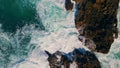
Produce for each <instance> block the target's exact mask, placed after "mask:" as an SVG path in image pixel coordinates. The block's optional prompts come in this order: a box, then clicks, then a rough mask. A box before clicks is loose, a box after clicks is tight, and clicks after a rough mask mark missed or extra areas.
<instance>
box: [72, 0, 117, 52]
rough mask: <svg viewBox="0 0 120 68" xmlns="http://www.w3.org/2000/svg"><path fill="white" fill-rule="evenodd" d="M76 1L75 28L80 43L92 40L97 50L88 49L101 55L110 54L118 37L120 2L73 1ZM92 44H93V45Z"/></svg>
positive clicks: (113, 0)
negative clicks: (119, 9) (119, 8)
mask: <svg viewBox="0 0 120 68" xmlns="http://www.w3.org/2000/svg"><path fill="white" fill-rule="evenodd" d="M73 1H75V7H76V12H75V26H76V28H77V29H78V32H79V36H81V37H80V41H82V42H84V44H85V46H88V45H86V43H90V44H91V42H89V41H86V40H88V39H90V40H92V41H93V42H94V44H95V45H96V46H94V44H93V47H95V48H89V47H91V46H88V48H89V49H90V50H92V51H96V52H100V53H108V52H109V50H110V47H111V45H112V43H113V42H114V39H115V38H117V37H118V28H117V11H118V5H119V0H73ZM93 42H92V43H93Z"/></svg>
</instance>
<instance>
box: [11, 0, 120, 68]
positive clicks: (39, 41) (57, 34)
mask: <svg viewBox="0 0 120 68" xmlns="http://www.w3.org/2000/svg"><path fill="white" fill-rule="evenodd" d="M55 6H57V7H55ZM61 6H63V2H62V1H61V0H52V1H51V0H41V1H40V3H39V4H38V6H37V10H38V13H39V14H40V17H42V22H43V24H44V25H45V27H46V28H47V31H39V30H33V31H32V39H31V42H30V44H35V45H36V49H34V50H33V52H32V53H31V54H29V57H28V58H27V59H25V60H24V61H23V62H20V63H16V64H15V65H13V66H12V67H11V68H49V63H48V61H47V57H48V56H47V55H46V54H45V52H44V50H47V51H49V52H51V53H54V52H55V51H57V50H59V51H64V52H66V53H68V52H70V51H72V50H73V49H74V48H79V47H84V46H83V45H82V43H81V42H80V41H79V40H78V33H77V30H76V29H75V26H74V12H69V13H68V12H66V11H65V9H64V8H63V7H61ZM118 17H119V16H118ZM84 48H85V47H84ZM96 54H97V56H98V58H99V60H100V62H101V65H102V68H120V57H119V56H118V57H117V54H119V55H120V36H119V38H118V39H116V40H115V42H114V43H113V45H112V47H111V50H110V52H109V54H106V55H104V54H98V53H96ZM115 54H116V55H115ZM73 66H74V64H73ZM72 68H74V67H72Z"/></svg>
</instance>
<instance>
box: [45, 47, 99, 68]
mask: <svg viewBox="0 0 120 68" xmlns="http://www.w3.org/2000/svg"><path fill="white" fill-rule="evenodd" d="M45 52H46V53H47V55H48V62H49V65H50V68H101V66H100V62H99V60H98V59H97V57H96V56H95V54H94V53H92V52H90V51H87V50H85V49H82V48H79V49H74V50H73V51H72V52H69V53H64V52H60V51H56V52H55V53H53V54H51V53H49V52H48V51H45ZM73 64H74V65H73ZM72 65H73V66H74V67H73V66H72Z"/></svg>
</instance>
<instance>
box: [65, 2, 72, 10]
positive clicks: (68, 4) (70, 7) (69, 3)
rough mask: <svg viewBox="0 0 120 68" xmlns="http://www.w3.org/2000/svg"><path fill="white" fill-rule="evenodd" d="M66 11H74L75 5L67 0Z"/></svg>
mask: <svg viewBox="0 0 120 68" xmlns="http://www.w3.org/2000/svg"><path fill="white" fill-rule="evenodd" d="M65 9H66V10H72V9H73V3H72V2H71V0H65Z"/></svg>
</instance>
